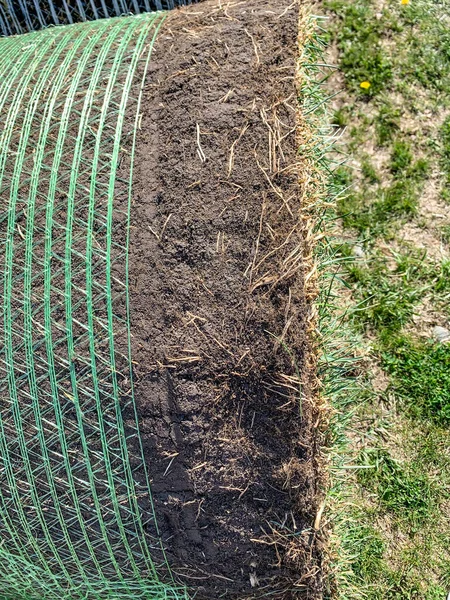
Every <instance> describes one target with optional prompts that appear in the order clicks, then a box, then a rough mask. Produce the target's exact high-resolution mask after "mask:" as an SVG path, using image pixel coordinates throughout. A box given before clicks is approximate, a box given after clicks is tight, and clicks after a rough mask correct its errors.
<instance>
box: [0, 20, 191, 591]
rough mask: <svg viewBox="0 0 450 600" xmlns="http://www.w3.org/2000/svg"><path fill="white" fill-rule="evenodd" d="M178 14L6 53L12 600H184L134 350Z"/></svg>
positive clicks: (1, 509)
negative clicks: (159, 53) (171, 33)
mask: <svg viewBox="0 0 450 600" xmlns="http://www.w3.org/2000/svg"><path fill="white" fill-rule="evenodd" d="M163 18H164V15H163V14H162V13H153V14H146V15H141V16H139V17H126V18H118V19H108V20H101V21H95V22H91V23H85V24H80V25H71V26H67V27H59V28H52V29H47V30H45V31H41V32H36V33H30V34H26V35H23V36H17V37H11V38H4V39H0V242H1V244H0V247H1V252H2V254H1V266H0V271H1V284H0V285H2V286H3V294H2V301H1V325H0V599H1V600H18V599H26V600H35V599H36V600H42V599H49V600H51V599H56V598H58V599H62V598H64V599H65V600H72V599H78V598H80V599H81V598H83V599H85V600H88V599H91V598H98V599H102V600H105V599H112V598H114V599H125V598H127V599H131V598H133V599H135V598H136V599H138V598H146V599H148V600H150V599H152V600H153V599H155V600H157V599H160V598H167V599H175V598H185V597H186V594H185V592H184V590H183V589H180V588H177V587H176V586H175V585H174V584H173V582H172V583H171V577H170V570H169V569H168V565H167V564H166V560H165V558H164V551H163V548H162V546H161V543H160V540H159V536H158V529H157V524H156V520H155V515H154V511H153V507H152V502H151V495H150V490H149V485H148V477H147V473H146V467H145V463H144V460H143V455H142V447H141V444H140V438H139V429H138V423H137V416H136V409H135V405H134V399H133V387H132V369H131V365H132V362H131V357H130V349H129V348H130V343H129V339H130V332H129V307H128V283H127V271H128V258H127V246H128V227H129V212H130V205H131V177H132V166H133V154H134V142H135V136H136V132H137V131H138V129H139V113H140V98H141V95H142V87H143V77H144V76H145V72H146V67H147V65H148V61H149V59H150V54H151V50H152V46H153V42H154V39H155V36H156V35H157V32H158V28H159V26H160V24H161V22H162V20H163ZM162 574H163V578H164V581H165V583H162V582H161V579H160V578H161V576H162Z"/></svg>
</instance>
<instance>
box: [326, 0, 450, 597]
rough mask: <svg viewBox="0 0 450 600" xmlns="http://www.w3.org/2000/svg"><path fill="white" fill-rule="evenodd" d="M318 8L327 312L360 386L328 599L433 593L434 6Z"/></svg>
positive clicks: (449, 74) (438, 297) (449, 278)
mask: <svg viewBox="0 0 450 600" xmlns="http://www.w3.org/2000/svg"><path fill="white" fill-rule="evenodd" d="M325 9H326V14H327V15H328V16H329V17H330V19H329V22H328V34H327V35H328V37H329V42H330V45H329V54H330V57H329V59H328V62H334V63H335V64H336V65H337V66H338V70H336V71H335V72H333V73H332V74H331V75H330V77H329V78H328V81H327V86H328V88H329V92H330V94H336V93H337V95H336V96H334V97H333V100H332V114H331V118H332V121H333V124H334V126H335V128H336V130H337V132H338V134H340V135H341V138H340V144H339V150H340V153H339V154H336V160H337V162H338V165H337V167H336V168H335V170H334V174H333V179H334V184H335V185H337V186H338V187H340V189H341V190H342V192H341V194H340V195H339V196H338V200H337V211H338V217H339V219H338V221H337V225H336V228H335V229H336V231H335V232H334V242H333V243H334V247H335V251H336V253H337V254H338V255H339V256H340V257H341V258H342V263H341V264H342V265H344V267H342V271H343V273H341V279H342V282H343V284H344V285H343V287H342V291H345V293H341V300H340V302H339V303H338V304H339V305H338V307H337V310H338V311H343V310H344V308H345V313H346V317H345V322H346V330H347V331H348V334H349V336H351V337H353V339H354V340H357V348H356V350H354V351H353V356H354V362H355V370H357V372H358V374H359V378H358V379H359V383H358V385H359V386H360V393H359V394H358V393H357V394H355V395H354V397H355V398H356V399H357V400H356V401H354V402H352V404H351V406H350V407H349V410H351V415H352V417H351V418H350V419H349V421H348V422H347V425H346V430H347V437H348V445H347V448H346V456H345V459H346V460H345V463H346V468H347V471H346V473H347V475H346V479H345V485H344V486H343V487H342V486H341V489H340V490H339V492H338V494H340V495H341V496H345V500H346V501H345V504H346V516H345V519H342V518H341V525H340V526H339V533H340V549H339V553H338V552H336V556H335V557H334V558H333V560H334V561H335V566H336V568H337V569H339V575H338V581H339V585H340V588H341V597H342V598H367V599H370V600H378V599H380V600H381V599H383V600H394V599H399V600H400V599H420V600H435V599H436V600H437V599H441V598H445V597H446V595H447V594H448V592H449V589H450V552H449V548H450V523H449V521H450V433H449V422H450V345H449V344H446V343H445V342H441V341H438V338H439V336H441V338H440V339H442V337H443V335H444V334H445V331H444V330H439V329H437V328H439V327H441V328H444V329H445V328H446V329H449V328H450V260H449V242H450V211H449V205H450V194H449V188H448V183H449V181H450V116H449V115H450V110H449V109H450V93H449V92H450V27H449V22H450V7H449V6H448V5H445V3H441V2H432V1H430V0H410V1H409V2H407V1H405V0H390V1H383V0H356V1H352V2H350V1H342V0H330V1H327V2H325ZM341 479H342V478H341ZM338 555H339V556H338Z"/></svg>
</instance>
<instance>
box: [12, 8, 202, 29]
mask: <svg viewBox="0 0 450 600" xmlns="http://www.w3.org/2000/svg"><path fill="white" fill-rule="evenodd" d="M197 1H198V0H0V35H3V36H8V35H15V34H19V33H25V32H27V31H37V30H38V29H42V28H44V27H48V26H49V25H65V24H71V23H79V22H82V21H92V20H96V19H102V18H107V17H114V16H119V15H127V14H135V15H138V14H140V13H142V12H150V11H158V10H168V9H172V8H175V7H177V6H184V5H187V4H194V3H195V2H197Z"/></svg>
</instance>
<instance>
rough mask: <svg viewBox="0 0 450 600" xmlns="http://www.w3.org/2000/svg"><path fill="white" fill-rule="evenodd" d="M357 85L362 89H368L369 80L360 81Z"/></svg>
mask: <svg viewBox="0 0 450 600" xmlns="http://www.w3.org/2000/svg"><path fill="white" fill-rule="evenodd" d="M359 87H360V88H362V89H363V90H368V89H369V88H370V81H361V83H360V84H359Z"/></svg>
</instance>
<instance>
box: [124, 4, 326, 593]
mask: <svg viewBox="0 0 450 600" xmlns="http://www.w3.org/2000/svg"><path fill="white" fill-rule="evenodd" d="M297 27H298V5H296V4H295V3H294V4H292V3H291V2H290V0H274V1H271V0H248V1H245V2H227V3H225V2H223V1H220V0H214V1H209V0H208V1H206V2H204V3H201V4H198V5H195V6H191V7H186V8H183V9H179V10H176V11H174V12H172V13H171V14H170V15H169V17H168V18H167V19H166V21H165V23H164V25H163V27H162V29H161V31H160V33H159V37H158V38H157V40H156V43H155V47H154V51H153V55H152V60H151V65H150V70H149V73H148V76H147V80H146V84H145V95H144V101H143V105H142V121H141V125H140V131H139V134H138V139H137V148H136V157H135V167H134V188H133V189H134V192H133V205H132V218H131V240H130V265H129V270H130V301H131V332H132V354H133V360H134V378H135V384H136V385H135V395H136V401H137V408H138V416H139V421H140V426H141V432H142V436H143V442H144V453H145V458H146V462H147V465H148V470H149V474H150V479H151V488H152V492H153V502H154V507H155V511H156V516H157V520H158V523H159V528H160V532H159V534H160V536H161V538H162V541H163V544H164V547H165V549H166V554H167V560H168V563H169V564H170V565H171V569H172V572H173V576H174V577H175V579H176V580H177V581H179V582H181V583H183V584H186V585H187V586H188V587H189V588H190V589H191V590H194V591H195V594H196V598H199V599H208V600H215V599H217V598H236V599H237V598H240V599H241V598H256V597H261V596H263V595H270V596H271V597H272V598H286V599H288V598H294V597H298V596H302V597H303V596H305V595H306V596H307V597H311V598H312V597H318V595H319V594H320V588H321V583H320V576H319V569H320V560H321V552H320V541H319V539H318V537H317V534H316V532H315V529H314V520H315V517H316V514H317V510H318V507H317V497H318V485H319V478H318V475H317V463H316V456H317V445H318V434H317V425H318V420H319V419H318V414H317V410H316V408H315V406H314V402H313V401H312V400H311V394H310V390H309V389H308V378H307V369H306V364H307V356H308V341H307V329H308V324H307V319H306V317H307V314H308V307H307V304H306V301H305V298H304V294H303V278H304V273H303V270H302V252H303V250H302V248H303V245H302V235H303V230H302V219H301V217H300V209H301V206H300V190H299V186H298V172H297V166H296V152H297V143H296V108H297V107H296V102H297V94H296V82H295V68H296V57H297V54H298V49H297Z"/></svg>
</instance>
